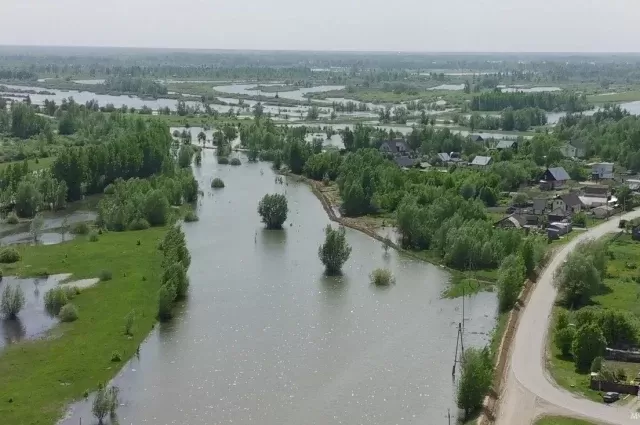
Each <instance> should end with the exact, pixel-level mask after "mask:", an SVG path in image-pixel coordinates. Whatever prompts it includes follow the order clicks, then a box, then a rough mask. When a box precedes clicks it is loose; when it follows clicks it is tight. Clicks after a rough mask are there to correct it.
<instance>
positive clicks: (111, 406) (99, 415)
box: [91, 385, 120, 424]
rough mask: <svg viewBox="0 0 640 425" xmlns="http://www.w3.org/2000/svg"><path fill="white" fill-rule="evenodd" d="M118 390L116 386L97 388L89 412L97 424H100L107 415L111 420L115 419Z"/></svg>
mask: <svg viewBox="0 0 640 425" xmlns="http://www.w3.org/2000/svg"><path fill="white" fill-rule="evenodd" d="M119 393H120V389H119V388H118V387H116V386H112V387H110V388H106V387H104V386H103V385H100V386H99V387H98V391H96V396H95V398H94V399H93V404H92V406H91V412H92V413H93V416H95V418H96V419H97V420H98V424H102V421H103V420H104V418H105V417H106V416H107V415H109V416H110V417H111V419H112V420H114V419H115V418H116V409H117V408H118V405H119V402H118V394H119Z"/></svg>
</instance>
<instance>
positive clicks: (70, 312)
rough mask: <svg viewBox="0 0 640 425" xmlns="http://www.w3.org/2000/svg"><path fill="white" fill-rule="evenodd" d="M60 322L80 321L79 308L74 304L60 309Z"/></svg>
mask: <svg viewBox="0 0 640 425" xmlns="http://www.w3.org/2000/svg"><path fill="white" fill-rule="evenodd" d="M58 316H59V317H60V321H62V322H73V321H75V320H77V319H78V308H77V307H76V306H75V305H73V304H65V305H63V306H62V308H61V309H60V314H59V315H58Z"/></svg>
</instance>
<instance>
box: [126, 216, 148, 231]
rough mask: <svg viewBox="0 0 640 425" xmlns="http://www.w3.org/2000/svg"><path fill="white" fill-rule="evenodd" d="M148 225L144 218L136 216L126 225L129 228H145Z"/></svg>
mask: <svg viewBox="0 0 640 425" xmlns="http://www.w3.org/2000/svg"><path fill="white" fill-rule="evenodd" d="M149 227H151V226H150V225H149V222H148V221H147V220H145V219H144V218H136V219H134V220H133V221H132V222H131V223H129V226H128V228H129V230H147V229H148V228H149Z"/></svg>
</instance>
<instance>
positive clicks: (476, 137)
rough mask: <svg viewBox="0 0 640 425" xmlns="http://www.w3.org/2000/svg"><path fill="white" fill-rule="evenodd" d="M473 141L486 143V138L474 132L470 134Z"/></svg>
mask: <svg viewBox="0 0 640 425" xmlns="http://www.w3.org/2000/svg"><path fill="white" fill-rule="evenodd" d="M469 138H470V139H471V141H472V142H474V143H484V139H483V138H482V136H481V135H479V134H472V135H470V136H469Z"/></svg>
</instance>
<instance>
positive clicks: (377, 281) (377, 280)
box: [369, 269, 395, 286]
mask: <svg viewBox="0 0 640 425" xmlns="http://www.w3.org/2000/svg"><path fill="white" fill-rule="evenodd" d="M369 278H370V279H371V283H373V284H374V285H376V286H388V285H391V284H392V283H395V279H394V277H393V274H391V271H390V270H388V269H375V270H374V271H373V272H371V274H370V275H369Z"/></svg>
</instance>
